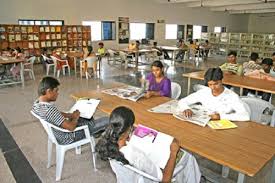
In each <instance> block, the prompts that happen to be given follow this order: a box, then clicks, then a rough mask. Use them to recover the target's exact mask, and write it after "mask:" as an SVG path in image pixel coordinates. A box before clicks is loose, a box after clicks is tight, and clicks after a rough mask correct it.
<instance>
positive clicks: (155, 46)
mask: <svg viewBox="0 0 275 183" xmlns="http://www.w3.org/2000/svg"><path fill="white" fill-rule="evenodd" d="M152 49H156V50H158V52H157V54H158V56H161V55H162V54H163V56H164V59H170V58H169V55H168V53H167V51H166V50H163V49H161V48H160V47H158V42H154V43H153V47H152Z"/></svg>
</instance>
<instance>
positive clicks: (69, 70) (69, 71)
mask: <svg viewBox="0 0 275 183" xmlns="http://www.w3.org/2000/svg"><path fill="white" fill-rule="evenodd" d="M68 73H69V76H70V75H71V69H70V67H68Z"/></svg>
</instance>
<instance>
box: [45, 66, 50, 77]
mask: <svg viewBox="0 0 275 183" xmlns="http://www.w3.org/2000/svg"><path fill="white" fill-rule="evenodd" d="M49 71H50V67H49V66H48V65H47V66H46V74H47V76H48V75H49Z"/></svg>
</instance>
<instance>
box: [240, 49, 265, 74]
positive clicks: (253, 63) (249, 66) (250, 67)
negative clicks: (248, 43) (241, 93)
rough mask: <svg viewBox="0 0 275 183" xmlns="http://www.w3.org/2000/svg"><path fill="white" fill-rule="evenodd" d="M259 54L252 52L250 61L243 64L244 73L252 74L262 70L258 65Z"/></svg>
mask: <svg viewBox="0 0 275 183" xmlns="http://www.w3.org/2000/svg"><path fill="white" fill-rule="evenodd" d="M258 60H259V54H258V53H255V52H252V53H251V55H250V61H248V62H244V63H243V73H244V74H245V73H247V72H251V71H254V70H260V69H261V68H262V67H261V65H260V64H258Z"/></svg>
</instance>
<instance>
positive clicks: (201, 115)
mask: <svg viewBox="0 0 275 183" xmlns="http://www.w3.org/2000/svg"><path fill="white" fill-rule="evenodd" d="M189 107H190V108H191V110H192V112H193V115H192V117H189V118H188V117H186V116H185V115H184V114H183V112H182V111H181V112H176V113H174V114H173V116H174V117H176V118H178V119H180V120H183V121H187V122H191V123H194V124H197V125H199V126H203V127H205V126H206V125H207V123H208V122H209V120H210V119H211V118H210V116H209V115H210V114H211V112H210V111H208V110H207V109H206V108H205V107H203V106H202V105H198V104H194V105H191V106H189Z"/></svg>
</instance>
